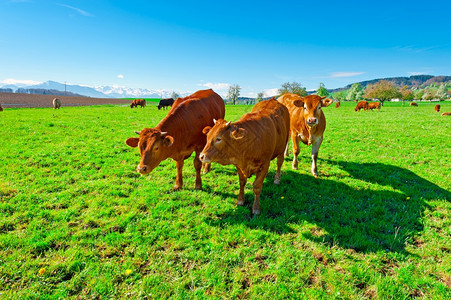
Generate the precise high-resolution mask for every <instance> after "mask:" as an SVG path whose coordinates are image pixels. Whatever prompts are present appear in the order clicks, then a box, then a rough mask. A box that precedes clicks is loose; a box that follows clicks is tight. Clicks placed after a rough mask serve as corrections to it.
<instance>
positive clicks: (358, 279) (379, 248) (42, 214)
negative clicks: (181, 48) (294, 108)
mask: <svg viewBox="0 0 451 300" xmlns="http://www.w3.org/2000/svg"><path fill="white" fill-rule="evenodd" d="M354 106H355V103H343V104H342V106H341V107H340V108H339V109H335V108H334V107H333V106H330V107H328V108H324V112H325V115H326V118H327V123H328V124H327V129H326V132H325V138H324V139H325V140H324V142H323V145H322V146H321V149H320V152H319V159H318V171H319V175H320V178H319V179H315V178H314V177H313V176H312V175H311V173H310V165H311V158H310V148H307V147H306V146H303V148H301V149H302V151H301V155H300V164H299V170H297V171H295V170H292V169H291V160H292V154H291V152H290V156H289V157H288V158H286V161H285V164H284V166H283V167H282V180H281V184H280V186H275V185H273V184H272V181H273V177H274V172H275V161H273V162H272V165H271V168H270V172H269V174H268V177H267V178H266V180H265V184H264V186H263V191H262V194H261V199H260V203H261V209H262V212H261V215H260V216H258V217H252V216H251V206H252V201H253V193H252V188H251V184H252V182H253V180H254V178H255V177H252V178H251V179H250V180H249V181H248V185H247V189H246V206H244V207H236V206H235V203H236V197H237V195H238V188H239V184H238V176H237V175H236V173H235V170H234V167H233V166H220V165H218V164H213V166H212V171H211V172H210V173H208V174H206V175H204V176H203V178H202V179H203V186H204V190H203V191H197V190H194V176H195V172H194V168H193V166H192V158H190V159H189V161H187V163H186V164H185V168H184V175H185V176H184V189H183V190H181V191H173V190H172V186H173V185H174V180H175V163H174V162H173V161H171V160H167V161H164V162H163V163H162V164H161V165H160V166H159V167H157V168H156V169H155V170H154V171H153V172H152V173H151V174H150V175H149V176H145V177H143V176H140V175H139V174H138V173H137V172H136V166H137V164H138V161H139V153H138V150H136V149H132V148H129V147H128V146H127V145H125V143H124V142H125V140H126V139H127V138H128V137H131V136H136V135H135V134H134V131H135V130H141V129H142V128H144V127H152V126H155V125H156V124H157V123H158V122H159V121H160V120H161V119H162V118H163V117H164V115H165V114H166V113H167V110H166V111H163V110H161V111H158V110H157V109H156V107H151V106H148V107H147V108H145V109H130V108H129V107H124V106H91V107H64V108H63V109H61V110H58V111H54V110H52V109H48V108H45V109H44V108H42V109H7V110H5V111H3V112H1V113H0V157H1V159H0V298H1V299H18V298H27V299H53V298H65V299H70V298H73V299H75V298H78V299H92V298H107V299H110V298H131V299H137V298H139V299H141V298H151V299H162V298H176V299H182V298H183V299H185V298H218V299H231V298H233V299H235V298H248V299H259V298H261V299H268V298H275V299H281V298H296V299H366V298H367V299H372V298H374V299H405V298H415V297H418V298H422V299H446V298H447V299H450V298H451V238H450V236H451V220H450V214H451V203H450V199H451V197H450V195H451V192H450V191H451V139H450V136H451V117H441V116H440V114H438V113H435V112H434V109H433V106H434V104H430V103H420V104H419V107H408V106H404V107H403V106H402V105H401V103H386V104H385V106H384V107H383V108H382V109H381V111H380V112H378V111H374V112H371V111H369V112H359V113H357V112H354ZM441 106H442V111H451V103H450V102H447V103H445V102H442V103H441ZM250 110H251V106H226V119H228V120H231V121H235V120H237V119H238V118H239V117H240V116H241V115H242V114H243V113H245V112H248V111H250Z"/></svg>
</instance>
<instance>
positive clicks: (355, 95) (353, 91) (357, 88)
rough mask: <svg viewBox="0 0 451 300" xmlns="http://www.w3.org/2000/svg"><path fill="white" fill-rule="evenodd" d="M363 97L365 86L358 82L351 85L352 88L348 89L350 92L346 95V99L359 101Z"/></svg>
mask: <svg viewBox="0 0 451 300" xmlns="http://www.w3.org/2000/svg"><path fill="white" fill-rule="evenodd" d="M362 98H363V86H362V85H361V84H360V83H358V82H357V83H354V84H353V85H351V88H350V89H349V90H348V94H347V95H346V100H348V101H357V100H360V99H362Z"/></svg>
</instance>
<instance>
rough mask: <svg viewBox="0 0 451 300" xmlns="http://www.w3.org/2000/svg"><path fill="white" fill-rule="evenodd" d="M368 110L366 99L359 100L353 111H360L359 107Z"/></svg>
mask: <svg viewBox="0 0 451 300" xmlns="http://www.w3.org/2000/svg"><path fill="white" fill-rule="evenodd" d="M362 108H363V110H368V101H359V102H358V103H357V106H356V107H355V109H354V111H360V109H362Z"/></svg>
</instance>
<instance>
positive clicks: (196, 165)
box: [194, 151, 202, 190]
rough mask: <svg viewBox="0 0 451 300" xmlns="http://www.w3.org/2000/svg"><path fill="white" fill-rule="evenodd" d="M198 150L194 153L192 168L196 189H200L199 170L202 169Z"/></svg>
mask: <svg viewBox="0 0 451 300" xmlns="http://www.w3.org/2000/svg"><path fill="white" fill-rule="evenodd" d="M199 154H200V151H199V152H196V155H194V169H196V187H195V189H196V190H201V189H202V179H201V178H200V170H201V169H202V162H201V161H200V159H199Z"/></svg>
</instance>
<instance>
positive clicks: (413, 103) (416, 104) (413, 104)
mask: <svg viewBox="0 0 451 300" xmlns="http://www.w3.org/2000/svg"><path fill="white" fill-rule="evenodd" d="M410 106H418V103H416V102H410Z"/></svg>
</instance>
